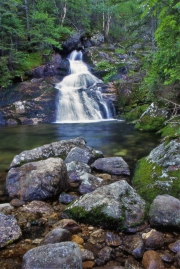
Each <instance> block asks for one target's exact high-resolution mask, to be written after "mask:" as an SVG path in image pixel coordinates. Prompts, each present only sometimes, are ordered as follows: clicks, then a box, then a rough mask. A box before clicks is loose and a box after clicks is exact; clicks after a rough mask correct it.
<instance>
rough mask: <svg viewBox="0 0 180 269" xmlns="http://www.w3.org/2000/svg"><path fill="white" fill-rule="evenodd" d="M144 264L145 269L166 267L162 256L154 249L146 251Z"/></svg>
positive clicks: (163, 268)
mask: <svg viewBox="0 0 180 269" xmlns="http://www.w3.org/2000/svg"><path fill="white" fill-rule="evenodd" d="M142 264H143V265H144V267H145V269H165V267H164V264H163V262H162V260H161V257H160V256H159V254H158V253H157V252H155V251H154V250H148V251H146V252H145V253H144V255H143V259H142Z"/></svg>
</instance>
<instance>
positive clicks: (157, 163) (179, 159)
mask: <svg viewBox="0 0 180 269" xmlns="http://www.w3.org/2000/svg"><path fill="white" fill-rule="evenodd" d="M133 185H134V187H135V188H136V189H137V191H138V192H139V194H140V195H141V196H142V197H143V198H144V199H145V200H148V201H149V202H152V201H153V199H154V198H155V197H156V196H157V195H162V194H169V195H172V196H174V197H176V198H178V199H179V198H180V192H179V186H180V142H179V140H178V139H175V140H171V141H170V142H169V143H168V144H167V143H165V142H164V143H162V144H160V145H159V146H158V147H156V148H155V149H153V150H152V151H151V153H150V154H149V156H148V157H146V158H142V159H141V160H139V161H138V164H137V168H136V171H135V175H134V179H133Z"/></svg>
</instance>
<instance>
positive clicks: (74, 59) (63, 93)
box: [56, 51, 111, 122]
mask: <svg viewBox="0 0 180 269" xmlns="http://www.w3.org/2000/svg"><path fill="white" fill-rule="evenodd" d="M68 59H69V62H70V68H71V74H70V75H68V76H66V77H65V78H64V79H63V80H62V81H61V82H60V83H58V84H57V85H56V88H57V89H58V90H59V96H58V103H57V115H56V122H78V121H81V122H82V121H91V120H94V121H95V120H102V119H107V118H110V117H111V115H110V112H109V109H108V106H107V104H106V102H105V101H104V100H103V98H102V95H101V91H100V88H98V87H97V86H96V84H97V83H102V81H101V80H99V79H98V78H97V77H95V76H94V75H92V74H91V73H90V72H89V71H88V68H87V66H86V64H85V63H84V62H83V61H82V52H81V51H73V52H72V53H71V54H70V56H69V58H68Z"/></svg>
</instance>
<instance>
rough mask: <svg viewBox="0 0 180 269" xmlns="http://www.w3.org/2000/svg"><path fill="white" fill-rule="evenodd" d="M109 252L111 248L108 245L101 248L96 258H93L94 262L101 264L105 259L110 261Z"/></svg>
mask: <svg viewBox="0 0 180 269" xmlns="http://www.w3.org/2000/svg"><path fill="white" fill-rule="evenodd" d="M111 252H112V248H110V247H104V248H102V249H101V250H100V251H99V253H98V258H97V259H95V262H96V264H97V265H103V264H105V263H106V262H107V261H110V260H111Z"/></svg>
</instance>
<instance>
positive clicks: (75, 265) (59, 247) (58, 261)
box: [22, 242, 82, 269]
mask: <svg viewBox="0 0 180 269" xmlns="http://www.w3.org/2000/svg"><path fill="white" fill-rule="evenodd" d="M45 268H47V269H50V268H51V269H60V268H68V269H82V258H81V252H80V250H79V248H78V245H77V244H76V243H73V242H63V243H55V244H47V245H44V246H40V247H36V248H33V249H31V250H29V251H28V252H27V253H26V254H25V255H24V256H23V262H22V269H45Z"/></svg>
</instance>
